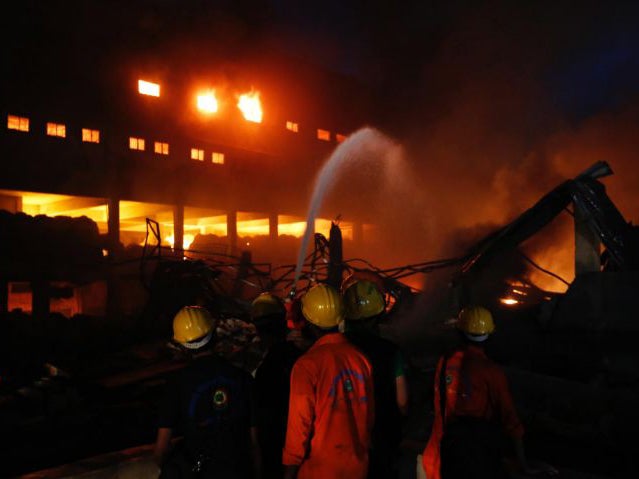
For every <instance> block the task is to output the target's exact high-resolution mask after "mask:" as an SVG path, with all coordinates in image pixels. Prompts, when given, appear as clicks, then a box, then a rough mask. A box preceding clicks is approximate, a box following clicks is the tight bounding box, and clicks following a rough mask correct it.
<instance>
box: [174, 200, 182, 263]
mask: <svg viewBox="0 0 639 479" xmlns="http://www.w3.org/2000/svg"><path fill="white" fill-rule="evenodd" d="M173 250H174V251H175V253H176V254H179V255H180V256H182V255H184V205H182V204H177V205H175V206H174V207H173Z"/></svg>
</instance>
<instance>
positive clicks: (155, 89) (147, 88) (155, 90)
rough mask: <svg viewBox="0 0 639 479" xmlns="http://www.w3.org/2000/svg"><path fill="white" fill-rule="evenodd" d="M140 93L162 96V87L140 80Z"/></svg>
mask: <svg viewBox="0 0 639 479" xmlns="http://www.w3.org/2000/svg"><path fill="white" fill-rule="evenodd" d="M138 92H140V94H142V95H149V96H160V85H158V84H157V83H151V82H148V81H144V80H138Z"/></svg>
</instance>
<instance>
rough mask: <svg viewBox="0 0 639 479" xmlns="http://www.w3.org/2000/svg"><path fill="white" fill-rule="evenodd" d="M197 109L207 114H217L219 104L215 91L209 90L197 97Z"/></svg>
mask: <svg viewBox="0 0 639 479" xmlns="http://www.w3.org/2000/svg"><path fill="white" fill-rule="evenodd" d="M197 109H198V110H200V111H201V112H202V113H206V114H212V113H217V110H218V102H217V98H216V97H215V90H209V91H207V92H204V93H200V94H199V95H198V96H197Z"/></svg>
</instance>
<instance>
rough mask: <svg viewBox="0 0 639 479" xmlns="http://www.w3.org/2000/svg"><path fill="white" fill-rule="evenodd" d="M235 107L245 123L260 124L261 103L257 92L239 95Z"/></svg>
mask: <svg viewBox="0 0 639 479" xmlns="http://www.w3.org/2000/svg"><path fill="white" fill-rule="evenodd" d="M237 107H238V108H239V109H240V111H241V112H242V115H243V116H244V118H245V119H246V120H247V121H252V122H253V123H262V103H261V101H260V94H259V92H253V91H251V92H250V93H244V94H242V95H240V98H239V100H238V102H237Z"/></svg>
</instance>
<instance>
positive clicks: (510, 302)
mask: <svg viewBox="0 0 639 479" xmlns="http://www.w3.org/2000/svg"><path fill="white" fill-rule="evenodd" d="M499 302H500V303H501V304H505V305H506V306H514V305H515V304H519V301H517V300H516V299H514V298H501V299H500V300H499Z"/></svg>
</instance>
